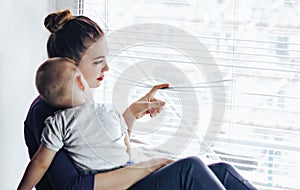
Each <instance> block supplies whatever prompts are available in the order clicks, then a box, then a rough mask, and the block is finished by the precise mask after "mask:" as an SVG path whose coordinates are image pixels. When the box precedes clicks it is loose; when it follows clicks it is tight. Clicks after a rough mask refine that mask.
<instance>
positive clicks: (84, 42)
mask: <svg viewBox="0 0 300 190" xmlns="http://www.w3.org/2000/svg"><path fill="white" fill-rule="evenodd" d="M44 25H45V27H46V28H47V29H48V30H49V31H50V33H51V34H50V36H49V39H48V42H47V51H48V57H68V58H70V59H72V60H74V61H75V62H76V63H77V64H79V63H80V61H81V59H82V56H83V55H84V53H85V52H86V51H87V49H88V48H89V47H90V46H91V45H92V44H93V43H94V42H96V41H97V40H98V39H100V38H101V37H103V36H104V32H103V31H102V29H101V28H100V27H99V25H98V24H97V23H96V22H94V21H93V20H91V19H89V18H88V17H86V16H73V15H72V13H71V12H70V11H69V10H62V11H57V12H55V13H51V14H49V15H48V16H47V17H46V18H45V20H44Z"/></svg>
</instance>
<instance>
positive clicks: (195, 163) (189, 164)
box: [179, 156, 207, 169]
mask: <svg viewBox="0 0 300 190" xmlns="http://www.w3.org/2000/svg"><path fill="white" fill-rule="evenodd" d="M179 162H180V163H179V164H180V165H182V166H184V167H185V168H186V169H187V168H198V169H199V168H205V167H207V166H206V165H205V163H204V162H203V161H202V160H201V159H200V158H198V157H196V156H190V157H187V158H183V159H181V160H179Z"/></svg>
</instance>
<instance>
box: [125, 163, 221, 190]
mask: <svg viewBox="0 0 300 190" xmlns="http://www.w3.org/2000/svg"><path fill="white" fill-rule="evenodd" d="M140 189H143V190H148V189H149V190H156V189H157V190H161V189H163V190H201V189H202V190H206V189H208V190H212V189H213V190H224V189H225V188H224V187H223V186H222V184H221V183H220V181H219V180H218V178H217V177H216V176H215V175H214V174H213V172H212V171H211V170H210V169H209V168H208V166H207V165H205V164H204V163H203V162H202V161H201V160H200V159H199V158H197V157H188V158H185V159H181V160H178V161H176V162H174V163H172V164H169V165H167V166H166V167H163V168H161V169H159V170H157V171H156V172H154V173H152V174H151V175H149V176H147V177H145V178H144V179H142V180H140V181H139V182H137V183H136V184H134V185H133V186H131V187H130V188H129V190H140Z"/></svg>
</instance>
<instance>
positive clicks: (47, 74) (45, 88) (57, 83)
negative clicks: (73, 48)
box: [35, 57, 77, 108]
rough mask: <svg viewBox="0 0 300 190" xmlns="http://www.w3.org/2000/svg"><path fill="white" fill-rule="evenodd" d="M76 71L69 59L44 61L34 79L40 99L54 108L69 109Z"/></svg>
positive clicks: (74, 65)
mask: <svg viewBox="0 0 300 190" xmlns="http://www.w3.org/2000/svg"><path fill="white" fill-rule="evenodd" d="M76 71H77V66H76V64H75V62H74V61H73V60H71V59H68V58H60V57H55V58H50V59H48V60H46V61H45V62H44V63H43V64H42V65H40V67H39V68H38V70H37V72H36V78H35V85H36V88H37V90H38V92H39V94H40V96H41V98H42V99H43V100H44V101H45V102H47V103H48V104H50V105H52V106H54V107H59V108H66V107H70V106H71V105H72V87H73V81H74V77H75V74H76Z"/></svg>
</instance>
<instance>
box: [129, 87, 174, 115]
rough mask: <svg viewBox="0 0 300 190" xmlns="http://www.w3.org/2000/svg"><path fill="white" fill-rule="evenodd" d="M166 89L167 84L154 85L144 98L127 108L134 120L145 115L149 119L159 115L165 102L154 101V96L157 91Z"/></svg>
mask: <svg viewBox="0 0 300 190" xmlns="http://www.w3.org/2000/svg"><path fill="white" fill-rule="evenodd" d="M168 87H169V84H160V85H156V86H154V87H153V88H152V89H151V90H150V91H149V92H148V93H147V94H146V95H145V96H143V97H142V98H140V99H139V100H137V101H136V102H134V103H132V104H131V105H130V107H129V109H130V112H131V113H132V115H134V117H135V118H136V119H139V118H141V117H143V116H144V115H146V114H150V117H154V116H155V115H156V114H158V113H160V112H161V110H162V109H163V107H164V105H165V102H164V101H161V100H157V99H155V98H154V95H155V93H156V92H157V91H158V90H159V89H162V88H168Z"/></svg>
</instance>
